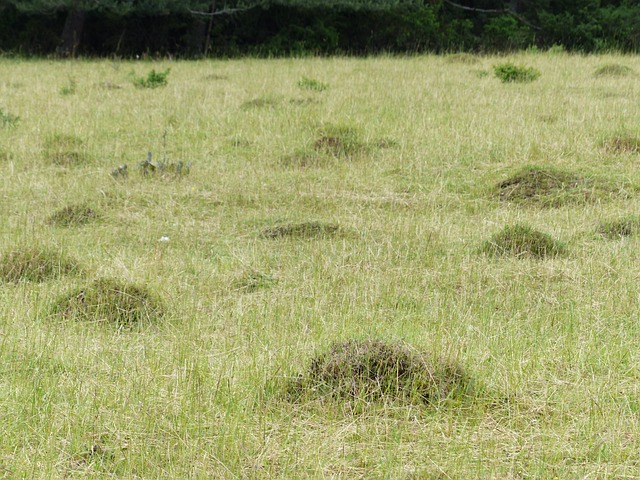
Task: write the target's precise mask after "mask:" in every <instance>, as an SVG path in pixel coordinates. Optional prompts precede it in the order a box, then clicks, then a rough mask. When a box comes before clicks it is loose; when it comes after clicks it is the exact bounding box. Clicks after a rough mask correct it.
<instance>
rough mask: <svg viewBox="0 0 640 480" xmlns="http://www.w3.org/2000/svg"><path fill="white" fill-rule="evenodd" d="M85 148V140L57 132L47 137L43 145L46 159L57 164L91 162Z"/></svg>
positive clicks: (73, 164)
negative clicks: (84, 150)
mask: <svg viewBox="0 0 640 480" xmlns="http://www.w3.org/2000/svg"><path fill="white" fill-rule="evenodd" d="M82 150H83V141H82V140H81V139H80V138H78V137H76V136H74V135H67V134H63V133H56V134H54V135H51V136H50V137H47V138H46V139H45V141H44V145H43V156H44V159H45V160H46V161H47V162H49V163H53V164H55V165H61V166H77V165H83V164H86V163H88V162H89V157H88V156H87V154H86V153H85V152H83V151H82Z"/></svg>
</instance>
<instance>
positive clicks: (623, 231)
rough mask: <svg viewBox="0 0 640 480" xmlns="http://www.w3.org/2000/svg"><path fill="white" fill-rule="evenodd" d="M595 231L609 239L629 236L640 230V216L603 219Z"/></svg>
mask: <svg viewBox="0 0 640 480" xmlns="http://www.w3.org/2000/svg"><path fill="white" fill-rule="evenodd" d="M597 231H598V233H599V234H600V235H602V236H603V237H606V238H610V239H618V238H622V237H631V236H634V235H637V234H638V233H639V232H640V218H638V217H637V216H633V217H625V218H618V219H616V220H609V221H604V222H601V223H600V225H598V229H597Z"/></svg>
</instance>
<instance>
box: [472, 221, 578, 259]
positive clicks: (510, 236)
mask: <svg viewBox="0 0 640 480" xmlns="http://www.w3.org/2000/svg"><path fill="white" fill-rule="evenodd" d="M480 251H481V252H482V253H485V254H487V255H491V256H515V257H534V258H545V257H555V256H559V255H563V254H565V253H566V251H567V248H566V246H565V245H564V244H563V243H561V242H559V241H557V240H555V239H553V237H551V235H549V234H547V233H543V232H540V231H538V230H534V229H533V228H531V227H529V226H528V225H522V224H517V225H513V226H509V225H508V226H506V227H505V228H504V229H503V230H502V231H500V232H498V233H495V234H494V235H493V236H492V237H491V239H490V240H487V241H486V242H485V243H484V244H483V245H482V247H481V249H480Z"/></svg>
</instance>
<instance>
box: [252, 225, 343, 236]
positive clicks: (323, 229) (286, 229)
mask: <svg viewBox="0 0 640 480" xmlns="http://www.w3.org/2000/svg"><path fill="white" fill-rule="evenodd" d="M341 232H342V229H341V228H340V227H339V226H338V225H336V224H333V223H321V222H304V223H287V224H285V225H277V226H275V227H269V228H266V229H265V230H263V231H262V236H263V237H265V238H274V239H275V238H303V239H307V238H328V237H335V236H337V235H339V234H340V233H341Z"/></svg>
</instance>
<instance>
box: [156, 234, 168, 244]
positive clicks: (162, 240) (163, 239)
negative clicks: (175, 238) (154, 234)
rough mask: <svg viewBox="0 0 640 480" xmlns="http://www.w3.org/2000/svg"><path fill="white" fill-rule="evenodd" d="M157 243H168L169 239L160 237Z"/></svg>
mask: <svg viewBox="0 0 640 480" xmlns="http://www.w3.org/2000/svg"><path fill="white" fill-rule="evenodd" d="M158 241H159V242H168V241H169V237H167V236H166V235H163V236H162V237H160V240H158Z"/></svg>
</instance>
